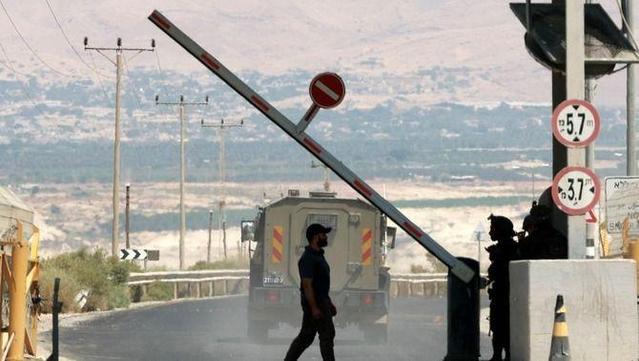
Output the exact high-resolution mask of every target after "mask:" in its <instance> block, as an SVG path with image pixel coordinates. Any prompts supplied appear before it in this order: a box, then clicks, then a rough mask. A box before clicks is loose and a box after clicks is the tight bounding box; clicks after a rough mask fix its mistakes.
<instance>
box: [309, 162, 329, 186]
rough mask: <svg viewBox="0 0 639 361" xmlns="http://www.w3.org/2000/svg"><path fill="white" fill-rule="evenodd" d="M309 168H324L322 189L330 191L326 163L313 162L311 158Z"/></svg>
mask: <svg viewBox="0 0 639 361" xmlns="http://www.w3.org/2000/svg"><path fill="white" fill-rule="evenodd" d="M311 168H324V191H325V192H330V191H331V179H330V176H331V173H330V169H328V167H327V166H326V164H323V163H315V161H314V160H311Z"/></svg>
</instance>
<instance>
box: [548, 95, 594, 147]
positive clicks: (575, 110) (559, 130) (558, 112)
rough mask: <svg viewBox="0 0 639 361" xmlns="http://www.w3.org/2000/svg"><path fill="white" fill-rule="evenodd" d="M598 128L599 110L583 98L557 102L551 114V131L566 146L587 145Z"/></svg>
mask: <svg viewBox="0 0 639 361" xmlns="http://www.w3.org/2000/svg"><path fill="white" fill-rule="evenodd" d="M600 129H601V119H600V117H599V112H598V111H597V109H595V107H594V106H593V105H592V104H590V103H588V102H586V101H583V100H578V99H568V100H566V101H564V102H562V103H561V104H559V105H558V106H557V108H555V111H554V112H553V114H552V133H553V135H554V136H555V138H556V139H557V140H558V141H559V142H561V144H563V145H565V146H566V147H571V148H579V147H587V146H589V145H590V144H591V143H592V142H593V141H594V140H595V139H596V138H597V136H598V135H599V130H600Z"/></svg>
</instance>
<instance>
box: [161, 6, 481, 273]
mask: <svg viewBox="0 0 639 361" xmlns="http://www.w3.org/2000/svg"><path fill="white" fill-rule="evenodd" d="M149 20H151V22H153V23H154V24H155V25H156V26H158V27H159V28H160V29H161V30H162V31H164V32H165V33H166V34H167V35H168V36H169V37H170V38H172V39H173V40H174V41H176V42H177V43H178V44H179V45H180V46H182V47H183V48H184V49H185V50H186V51H187V52H189V53H190V54H191V55H193V56H195V57H196V58H197V59H198V60H199V61H200V62H201V63H202V64H203V65H204V66H206V67H207V68H208V69H209V70H210V71H212V72H213V73H214V74H216V75H217V76H218V77H219V78H220V79H222V81H224V82H225V83H226V84H228V85H229V86H230V87H231V88H232V89H233V90H235V91H236V92H237V93H239V94H240V95H241V96H242V97H244V98H245V99H246V100H247V101H248V102H250V103H251V104H253V106H255V107H256V108H257V109H258V110H259V111H260V112H262V113H263V114H264V115H265V116H266V117H267V118H269V119H270V120H271V121H273V122H274V123H275V124H277V125H278V126H279V127H280V128H281V129H282V130H284V131H285V132H286V133H287V134H288V135H289V136H290V137H292V138H293V139H295V140H296V141H297V142H298V143H299V144H300V145H302V146H303V147H304V148H306V150H308V151H309V152H310V153H311V154H313V155H314V156H315V157H316V158H317V159H319V160H320V161H321V162H322V163H324V164H325V165H326V166H328V167H329V168H330V169H331V170H333V172H335V174H337V175H338V176H339V177H340V178H341V179H342V180H344V181H345V182H346V183H348V184H349V185H350V186H351V187H352V188H353V189H354V190H355V191H357V192H358V193H359V194H361V195H362V196H363V197H364V198H366V199H367V200H368V201H369V202H371V203H372V204H373V205H375V207H377V208H378V209H380V210H381V211H382V212H383V213H385V214H386V215H387V216H388V217H389V218H390V219H392V220H393V221H394V222H395V223H396V224H397V225H398V226H399V227H401V228H402V229H403V230H404V231H406V233H408V234H409V235H410V236H411V237H413V238H414V239H415V240H416V241H417V242H418V243H420V244H421V245H422V246H423V247H424V248H426V249H427V250H428V251H430V252H431V253H432V254H433V255H434V256H435V257H437V258H438V259H439V260H440V261H442V262H443V263H444V264H446V265H447V266H448V267H449V268H450V270H451V272H452V273H453V274H455V275H456V276H457V277H458V278H459V279H461V280H463V281H465V282H469V281H470V280H471V279H472V278H473V277H474V275H475V272H474V271H473V270H471V269H470V268H469V267H468V266H466V265H465V264H464V263H462V262H461V261H459V260H458V259H457V258H455V257H454V256H453V255H452V254H450V253H449V252H448V251H447V250H446V249H444V248H443V247H442V246H441V245H439V244H438V243H437V242H436V241H435V240H433V239H432V238H431V237H430V236H429V235H428V234H426V232H424V231H422V230H421V229H420V228H419V227H418V226H417V225H415V224H414V223H413V222H411V221H410V220H409V219H408V218H407V217H406V216H404V214H402V213H401V212H400V211H399V210H398V209H397V208H396V207H395V206H393V205H392V204H391V203H390V202H388V201H387V200H386V199H384V198H383V197H382V196H381V195H379V193H377V192H376V191H375V190H374V189H373V188H372V187H370V186H369V185H368V184H367V183H366V182H364V181H363V180H362V179H361V178H359V177H358V176H357V175H356V174H355V173H353V172H352V171H351V170H350V169H349V168H347V167H346V166H345V165H344V164H342V162H340V161H339V160H337V159H336V158H335V157H334V156H333V155H332V154H331V153H330V152H328V151H326V150H325V149H324V148H323V147H322V146H321V145H319V143H317V142H316V141H315V140H314V139H313V138H311V137H310V136H309V135H307V134H306V133H304V132H298V130H297V127H296V125H295V124H294V123H293V122H291V121H290V120H289V119H288V118H286V117H285V116H284V115H283V114H282V113H280V112H279V111H278V110H277V109H276V108H274V107H273V106H272V105H271V104H269V103H268V102H267V101H265V100H264V99H263V98H262V97H260V96H259V95H258V94H257V93H256V92H255V91H253V90H252V89H251V88H250V87H249V86H248V85H246V84H245V83H244V82H243V81H241V80H240V79H239V78H237V77H236V76H235V75H234V74H233V73H231V72H230V71H229V70H228V69H227V68H226V67H225V66H223V65H222V63H220V62H219V61H218V60H217V59H215V58H214V57H213V56H211V55H210V54H209V53H208V52H206V51H205V50H204V49H202V48H201V47H200V46H199V45H198V44H197V43H195V42H194V41H193V40H192V39H190V38H189V37H188V36H187V35H186V34H184V33H183V32H182V31H181V30H180V29H178V28H177V27H176V26H175V25H173V24H172V23H171V22H170V21H169V20H168V19H167V18H165V17H164V16H163V15H162V14H161V13H160V12H159V11H157V10H156V11H154V12H153V13H152V14H151V15H150V16H149Z"/></svg>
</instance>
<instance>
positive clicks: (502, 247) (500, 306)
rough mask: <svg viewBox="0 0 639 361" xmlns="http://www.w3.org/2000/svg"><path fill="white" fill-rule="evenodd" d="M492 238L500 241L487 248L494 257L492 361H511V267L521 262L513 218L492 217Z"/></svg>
mask: <svg viewBox="0 0 639 361" xmlns="http://www.w3.org/2000/svg"><path fill="white" fill-rule="evenodd" d="M488 219H489V220H490V232H489V235H490V239H491V240H493V241H496V242H497V243H496V244H493V245H491V246H489V247H487V248H486V251H488V253H489V255H490V266H489V267H488V285H489V286H490V288H489V289H488V297H489V298H490V330H491V331H492V344H493V357H492V358H491V359H490V360H491V361H501V360H502V351H505V352H506V358H505V360H510V314H509V313H510V301H509V292H510V288H509V282H510V280H509V277H508V264H509V263H510V261H513V260H516V259H518V258H519V257H518V254H519V251H518V247H517V242H515V241H514V240H513V236H514V235H515V231H514V229H513V223H512V222H511V221H510V219H508V218H506V217H502V216H493V215H492V214H491V215H490V217H488Z"/></svg>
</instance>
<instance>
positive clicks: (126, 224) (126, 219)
mask: <svg viewBox="0 0 639 361" xmlns="http://www.w3.org/2000/svg"><path fill="white" fill-rule="evenodd" d="M130 191H131V185H130V184H127V185H126V207H125V211H124V216H125V217H124V234H125V236H126V248H127V249H130V248H131V242H129V224H130V223H129V209H130V208H129V207H130V199H131V198H130Z"/></svg>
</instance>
